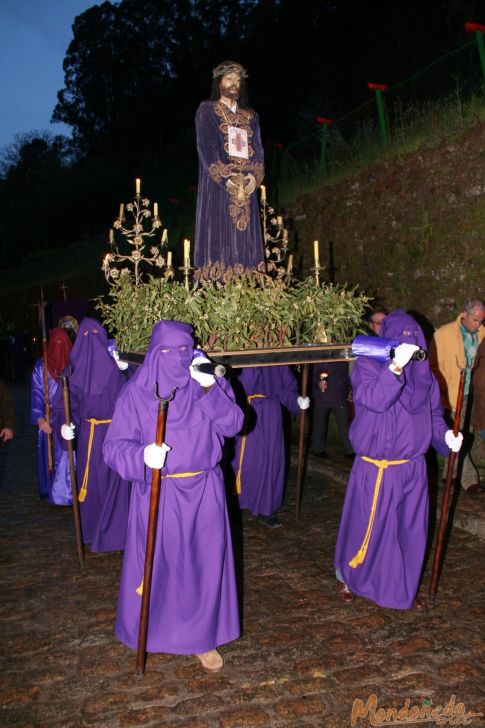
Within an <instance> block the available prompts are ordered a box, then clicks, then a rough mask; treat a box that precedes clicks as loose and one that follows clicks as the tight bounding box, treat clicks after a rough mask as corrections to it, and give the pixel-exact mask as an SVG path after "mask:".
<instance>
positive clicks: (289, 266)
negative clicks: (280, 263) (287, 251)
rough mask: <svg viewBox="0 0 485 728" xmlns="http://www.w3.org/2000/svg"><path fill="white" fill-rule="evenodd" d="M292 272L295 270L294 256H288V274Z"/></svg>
mask: <svg viewBox="0 0 485 728" xmlns="http://www.w3.org/2000/svg"><path fill="white" fill-rule="evenodd" d="M292 270H293V256H292V255H289V256H288V269H287V273H291V272H292Z"/></svg>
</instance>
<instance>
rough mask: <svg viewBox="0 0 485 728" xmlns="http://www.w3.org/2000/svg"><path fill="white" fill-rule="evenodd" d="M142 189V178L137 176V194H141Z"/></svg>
mask: <svg viewBox="0 0 485 728" xmlns="http://www.w3.org/2000/svg"><path fill="white" fill-rule="evenodd" d="M140 189H141V179H140V178H139V177H137V178H136V180H135V193H136V194H137V195H139V194H140Z"/></svg>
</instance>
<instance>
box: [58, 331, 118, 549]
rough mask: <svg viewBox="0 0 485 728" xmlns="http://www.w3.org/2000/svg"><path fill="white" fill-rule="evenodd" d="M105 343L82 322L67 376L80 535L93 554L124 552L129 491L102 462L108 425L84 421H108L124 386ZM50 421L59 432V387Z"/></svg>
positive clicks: (100, 333)
mask: <svg viewBox="0 0 485 728" xmlns="http://www.w3.org/2000/svg"><path fill="white" fill-rule="evenodd" d="M106 340H107V336H106V332H105V330H104V329H103V327H102V326H101V324H99V322H97V321H95V320H94V319H91V318H84V319H83V320H82V321H81V323H80V325H79V329H78V332H77V337H76V342H75V344H74V346H73V348H72V352H71V364H72V369H73V372H72V374H71V375H70V376H69V395H70V404H71V419H72V422H73V423H74V425H75V426H76V429H75V436H76V437H75V446H76V457H77V466H76V476H77V487H78V494H79V500H80V503H79V510H80V515H81V527H82V535H83V541H84V542H85V543H87V544H90V545H91V551H94V552H101V551H119V550H121V549H123V548H124V546H125V538H126V527H127V521H128V511H129V503H130V491H131V484H130V483H129V482H126V481H125V480H123V479H122V478H120V476H119V475H118V473H116V472H115V471H114V470H112V469H111V468H110V467H109V466H108V465H107V464H106V463H105V461H104V458H103V452H102V447H103V441H104V438H105V435H106V432H107V431H108V425H109V422H105V423H100V424H94V425H91V423H90V422H89V421H88V420H90V419H95V420H111V417H112V415H113V411H114V408H115V402H116V398H117V397H118V394H119V393H120V391H121V389H122V388H123V386H124V385H125V383H126V380H125V377H124V376H123V374H122V373H121V372H120V370H119V369H118V367H117V365H116V363H115V361H114V360H113V359H112V357H111V356H110V354H109V353H108V350H107V343H106ZM53 421H54V422H55V423H56V426H57V427H58V428H59V430H60V427H61V425H62V424H63V423H64V406H63V401H62V391H61V389H59V390H58V392H57V394H56V397H55V399H54V404H53ZM91 434H92V442H91V444H90V439H91ZM87 464H88V465H89V467H88V469H86V465H87ZM86 475H87V482H86V490H85V491H84V492H85V497H84V500H82V497H83V490H84V489H83V482H84V479H85V476H86Z"/></svg>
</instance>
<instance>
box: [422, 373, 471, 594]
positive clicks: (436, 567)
mask: <svg viewBox="0 0 485 728" xmlns="http://www.w3.org/2000/svg"><path fill="white" fill-rule="evenodd" d="M465 374H466V371H465V369H462V370H461V371H460V383H459V386H458V396H457V398H456V409H455V419H454V421H453V434H454V436H455V437H456V436H457V435H458V433H459V431H460V422H461V412H462V409H463V392H464V389H465ZM457 455H458V453H456V452H454V451H453V450H451V451H450V455H449V458H448V468H447V470H446V478H445V488H444V491H443V501H442V503H441V516H440V527H439V531H438V539H437V541H436V548H435V553H434V563H433V572H432V575H431V586H430V588H429V594H430V596H431V597H434V596H435V595H436V589H437V586H438V576H439V572H440V564H441V554H442V552H443V545H444V540H445V532H446V525H447V522H448V508H449V502H450V495H451V484H452V482H453V469H454V466H455V460H456V458H457Z"/></svg>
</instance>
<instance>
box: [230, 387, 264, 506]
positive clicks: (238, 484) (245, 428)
mask: <svg viewBox="0 0 485 728" xmlns="http://www.w3.org/2000/svg"><path fill="white" fill-rule="evenodd" d="M265 397H266V395H265V394H250V395H249V397H248V402H247V406H246V412H245V413H244V424H243V430H242V440H241V451H240V453H239V465H238V468H237V475H236V493H237V494H238V495H241V470H242V464H243V459H244V451H245V449H246V439H247V436H248V427H249V410H250V407H251V400H253V399H264V398H265Z"/></svg>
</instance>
